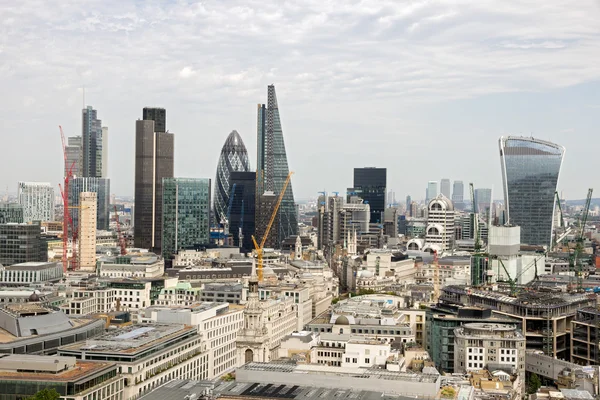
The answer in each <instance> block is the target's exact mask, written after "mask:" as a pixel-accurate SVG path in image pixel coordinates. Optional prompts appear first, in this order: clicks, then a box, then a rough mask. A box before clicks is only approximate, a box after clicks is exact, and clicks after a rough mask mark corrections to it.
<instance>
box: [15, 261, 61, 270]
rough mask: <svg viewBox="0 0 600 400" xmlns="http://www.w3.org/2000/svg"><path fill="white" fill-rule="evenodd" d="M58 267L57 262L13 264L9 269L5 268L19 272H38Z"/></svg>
mask: <svg viewBox="0 0 600 400" xmlns="http://www.w3.org/2000/svg"><path fill="white" fill-rule="evenodd" d="M54 267H56V263H55V262H35V261H28V262H24V263H19V264H13V265H10V266H8V267H4V268H6V269H7V270H18V271H38V270H42V269H46V268H54Z"/></svg>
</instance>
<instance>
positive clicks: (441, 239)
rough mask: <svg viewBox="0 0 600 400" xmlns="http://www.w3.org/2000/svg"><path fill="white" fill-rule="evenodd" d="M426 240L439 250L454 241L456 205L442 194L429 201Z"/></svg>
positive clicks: (449, 247)
mask: <svg viewBox="0 0 600 400" xmlns="http://www.w3.org/2000/svg"><path fill="white" fill-rule="evenodd" d="M425 242H426V243H427V244H428V245H430V246H432V249H434V250H437V251H443V250H450V249H451V248H452V244H453V243H454V205H453V204H452V201H450V199H448V198H447V197H445V196H444V195H442V194H440V195H438V196H437V197H435V198H434V199H432V200H431V201H429V206H428V212H427V230H426V234H425Z"/></svg>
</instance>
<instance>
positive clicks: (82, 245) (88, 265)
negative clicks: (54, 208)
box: [78, 192, 98, 271]
mask: <svg viewBox="0 0 600 400" xmlns="http://www.w3.org/2000/svg"><path fill="white" fill-rule="evenodd" d="M79 205H80V207H81V209H80V210H79V243H78V246H79V248H78V258H79V260H78V262H79V269H81V270H83V271H95V270H96V215H97V214H98V200H97V198H96V193H93V192H81V193H80V194H79Z"/></svg>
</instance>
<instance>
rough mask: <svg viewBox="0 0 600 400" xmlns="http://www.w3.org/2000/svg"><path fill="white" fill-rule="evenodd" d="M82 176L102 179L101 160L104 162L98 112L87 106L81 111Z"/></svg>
mask: <svg viewBox="0 0 600 400" xmlns="http://www.w3.org/2000/svg"><path fill="white" fill-rule="evenodd" d="M81 137H82V152H83V157H82V171H81V174H82V176H85V177H91V178H102V176H103V175H102V172H103V168H102V160H103V159H104V160H106V157H105V156H103V152H105V151H107V149H104V148H103V144H104V142H103V139H102V121H101V120H99V119H98V112H97V111H96V110H94V109H93V108H92V106H87V108H84V109H83V110H82V130H81Z"/></svg>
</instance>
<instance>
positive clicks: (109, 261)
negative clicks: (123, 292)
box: [97, 253, 165, 278]
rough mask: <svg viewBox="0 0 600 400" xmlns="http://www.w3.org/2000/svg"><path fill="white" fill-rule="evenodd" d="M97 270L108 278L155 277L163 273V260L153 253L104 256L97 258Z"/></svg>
mask: <svg viewBox="0 0 600 400" xmlns="http://www.w3.org/2000/svg"><path fill="white" fill-rule="evenodd" d="M97 269H98V272H99V274H100V276H101V277H108V278H157V277H159V276H163V275H164V273H165V261H164V259H163V258H162V257H159V256H157V255H156V254H154V253H132V254H127V255H124V256H112V257H111V256H105V257H101V258H100V259H99V260H98V266H97Z"/></svg>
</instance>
